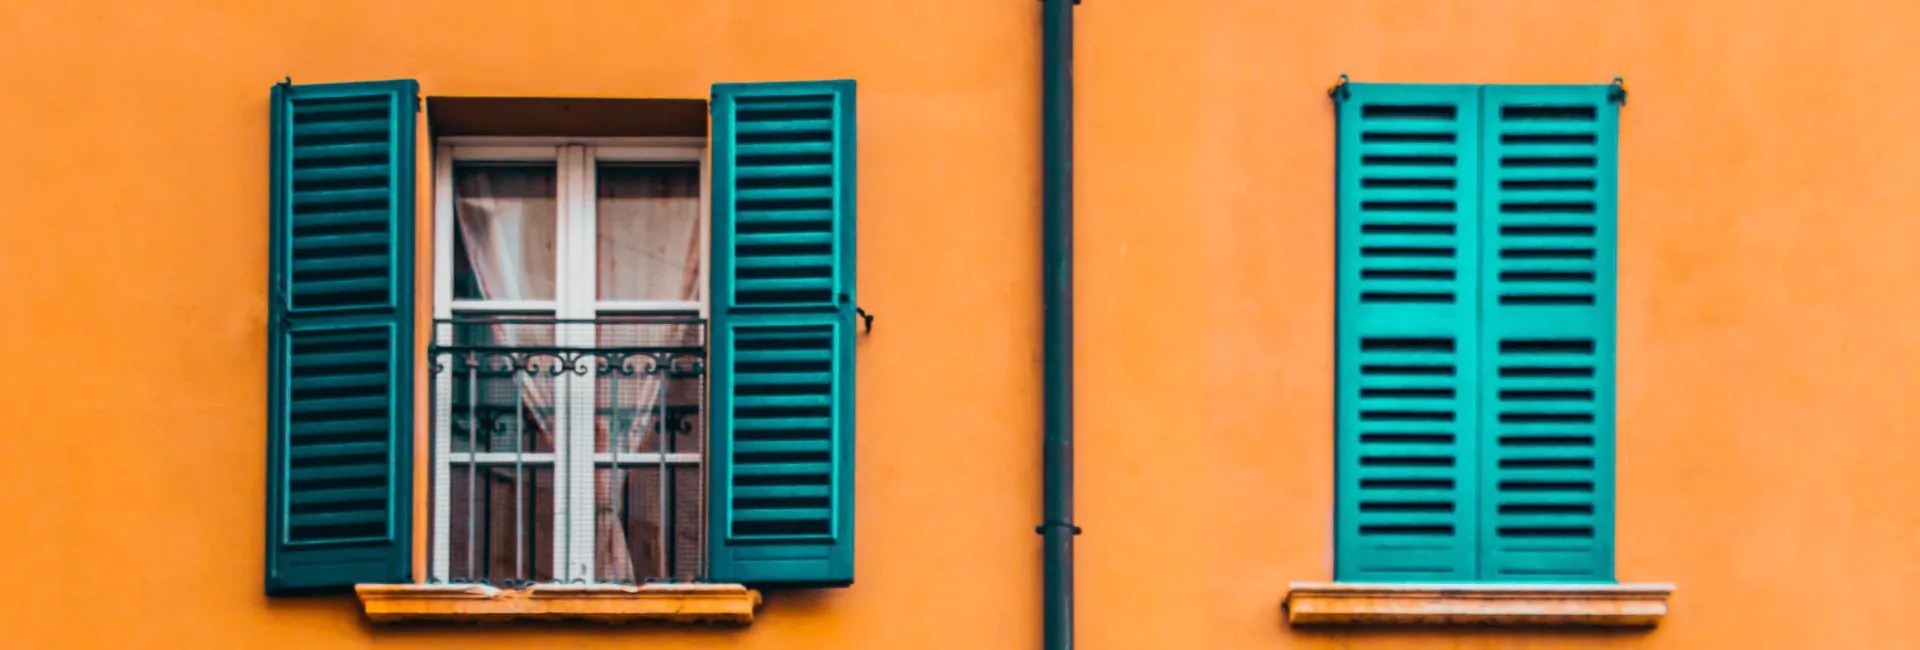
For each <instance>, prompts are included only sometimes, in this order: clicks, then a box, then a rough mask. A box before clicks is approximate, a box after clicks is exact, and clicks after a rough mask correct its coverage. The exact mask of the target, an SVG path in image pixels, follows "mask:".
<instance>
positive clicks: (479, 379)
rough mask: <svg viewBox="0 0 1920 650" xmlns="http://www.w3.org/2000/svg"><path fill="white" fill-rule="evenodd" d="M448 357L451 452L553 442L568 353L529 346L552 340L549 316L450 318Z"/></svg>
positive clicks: (527, 448)
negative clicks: (558, 386) (557, 384)
mask: <svg viewBox="0 0 1920 650" xmlns="http://www.w3.org/2000/svg"><path fill="white" fill-rule="evenodd" d="M452 327H453V344H454V346H455V347H454V350H455V352H454V358H453V360H452V363H450V364H447V365H446V367H444V368H443V369H440V370H439V372H446V373H449V374H451V375H452V379H453V381H452V394H450V395H443V396H440V399H442V400H444V401H446V402H447V403H448V404H449V414H450V416H451V419H450V421H449V422H448V430H449V431H450V432H451V435H452V436H453V440H452V443H453V452H454V453H466V452H469V451H478V452H528V453H544V452H551V451H553V450H554V438H555V435H556V431H557V427H556V425H557V418H556V415H555V411H556V408H557V404H558V397H559V396H558V395H557V394H556V392H555V380H556V378H557V377H558V376H559V375H560V374H561V373H560V369H561V368H563V367H565V365H566V364H567V362H566V361H564V360H562V359H561V358H560V357H559V356H556V355H553V354H550V353H529V352H528V350H538V349H541V348H550V347H552V346H553V345H554V324H553V323H552V322H550V321H548V320H547V319H543V318H539V317H502V318H500V319H498V320H497V321H496V320H477V321H473V322H461V323H456V324H454V325H453V326H452Z"/></svg>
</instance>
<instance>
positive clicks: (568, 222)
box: [428, 137, 712, 582]
mask: <svg viewBox="0 0 1920 650" xmlns="http://www.w3.org/2000/svg"><path fill="white" fill-rule="evenodd" d="M434 154H435V155H434V183H433V196H434V210H433V212H434V217H433V242H434V249H433V264H434V265H433V285H434V286H433V318H434V319H435V321H436V322H438V321H441V320H445V319H450V318H453V317H454V316H456V315H463V314H476V313H488V312H493V313H500V312H529V311H537V312H543V313H550V314H553V315H554V316H555V317H556V318H560V319H563V320H592V319H594V318H596V317H598V316H600V315H602V314H646V313H682V314H684V313H689V312H694V313H698V314H699V316H700V317H701V318H703V319H704V318H706V317H707V316H708V312H709V309H710V307H709V303H710V302H711V299H710V296H709V295H708V294H709V293H710V292H708V291H705V290H704V288H705V287H708V286H710V285H708V283H707V278H708V276H707V274H708V273H709V268H710V267H711V265H712V260H711V259H708V260H703V261H702V263H701V265H700V277H699V278H698V279H697V282H698V283H699V284H698V286H700V287H702V288H703V290H702V291H701V297H700V299H699V300H696V301H610V300H599V296H598V286H599V285H598V283H597V282H595V281H594V276H595V274H596V273H597V272H598V269H599V264H598V260H597V259H596V256H597V253H598V247H597V242H596V239H595V238H596V232H595V231H596V229H597V228H598V219H597V218H596V207H597V201H596V186H595V181H596V176H595V172H596V170H597V165H598V163H600V162H603V161H604V162H690V163H694V164H696V165H698V166H699V174H700V244H699V247H700V250H701V251H703V252H704V251H706V250H708V249H709V241H710V240H709V237H711V227H712V226H711V224H712V219H711V217H710V215H709V214H708V211H709V206H710V205H711V200H710V197H711V194H710V193H709V192H710V191H711V189H710V187H709V174H708V170H709V167H710V165H709V161H708V159H707V142H706V140H705V139H704V138H518V137H445V138H439V139H438V140H437V141H436V146H435V149H434ZM460 161H473V162H480V161H485V162H522V161H524V162H553V163H554V165H555V168H554V169H555V173H556V178H555V181H556V183H555V186H556V188H557V196H556V197H555V198H556V200H557V209H556V213H557V215H556V216H557V218H556V219H555V222H556V227H557V229H558V233H557V239H556V240H555V243H556V246H555V247H556V251H555V256H554V257H555V260H556V265H557V268H556V269H555V275H554V278H555V279H554V284H555V291H554V299H553V300H514V301H508V300H455V299H454V298H453V262H454V259H453V256H454V242H453V238H454V216H453V210H454V206H453V203H454V201H453V198H454V192H453V168H454V164H455V163H456V162H460ZM434 329H435V332H434V337H435V342H436V343H438V344H440V345H451V344H452V343H453V341H452V328H448V327H438V326H436V327H435V328H434ZM555 334H556V336H555V342H556V343H557V344H558V345H561V346H578V347H592V346H594V345H595V344H596V342H597V341H596V338H595V332H594V329H593V327H592V326H591V325H583V324H576V325H563V326H561V327H559V328H558V331H556V333H555ZM434 362H435V364H436V365H437V367H441V368H451V367H452V355H450V354H442V355H439V356H438V357H437V358H436V359H435V360H434ZM570 380H571V381H570ZM433 390H434V400H433V403H434V404H435V413H434V422H435V424H434V427H433V428H434V430H433V432H432V435H433V439H432V444H433V468H432V472H433V493H432V499H433V522H432V533H431V534H432V538H431V539H430V540H429V546H430V549H429V551H430V553H429V554H430V558H429V563H428V564H429V570H428V573H429V576H430V580H432V581H435V582H447V581H449V579H450V577H451V575H452V540H451V538H450V535H451V533H452V517H451V515H452V507H453V503H452V499H453V497H452V487H453V486H452V475H453V471H452V470H453V468H454V466H455V464H456V462H458V463H465V462H469V460H474V461H477V462H480V463H482V464H492V463H493V462H495V461H501V462H511V461H513V460H514V459H516V458H519V459H521V460H523V461H531V460H533V459H535V458H539V459H541V460H542V462H540V463H538V464H542V465H546V466H551V467H552V468H553V470H554V504H553V512H554V526H553V530H554V536H555V538H556V539H555V540H554V544H553V567H554V579H555V580H564V581H585V582H594V581H596V580H597V578H596V573H595V571H596V567H595V566H594V559H595V558H594V556H595V549H596V540H595V537H596V531H595V530H594V523H595V522H594V506H595V504H594V503H593V499H594V485H595V481H594V477H595V468H597V467H599V466H601V465H611V464H613V461H615V460H616V458H615V454H614V453H592V452H591V450H592V449H593V448H594V433H595V432H594V416H593V408H594V404H593V402H594V398H593V395H594V378H592V377H587V378H585V379H581V378H579V377H575V376H573V375H571V374H568V375H563V376H561V377H558V378H556V384H555V388H554V390H555V392H556V394H559V395H565V396H567V397H565V398H562V400H561V402H562V403H563V404H566V405H568V407H567V408H561V409H556V413H555V422H556V427H555V428H556V429H557V430H558V431H560V432H564V433H565V435H561V436H557V437H556V438H555V440H554V451H553V453H525V454H516V453H515V452H493V453H478V454H470V453H463V454H454V453H453V435H452V433H453V432H452V417H451V416H452V412H451V409H452V401H451V400H450V399H447V397H449V396H450V395H451V393H452V391H453V376H452V373H451V372H446V373H437V374H436V375H435V376H434V382H433ZM583 396H584V399H582V397H583ZM701 448H702V449H703V450H704V449H705V448H706V447H705V445H702V447H701ZM580 449H585V450H588V452H587V453H576V450H580ZM703 455H704V454H703V453H670V454H661V453H658V452H619V453H618V458H617V460H618V461H619V464H620V465H640V464H666V465H674V466H685V465H694V466H701V467H704V462H703V458H702V456H703ZM456 456H457V457H456ZM581 476H585V477H588V478H587V480H584V481H583V480H577V479H578V477H581ZM469 497H470V498H471V495H469ZM570 506H584V507H570ZM703 510H704V505H703ZM662 512H665V511H664V510H663V511H662ZM670 523H671V522H663V524H670ZM469 525H472V522H469ZM670 528H671V526H670V525H662V526H661V531H662V536H663V537H664V536H665V534H666V531H667V530H668V529H670ZM700 533H701V534H702V535H703V536H704V534H705V531H700ZM663 541H667V540H663Z"/></svg>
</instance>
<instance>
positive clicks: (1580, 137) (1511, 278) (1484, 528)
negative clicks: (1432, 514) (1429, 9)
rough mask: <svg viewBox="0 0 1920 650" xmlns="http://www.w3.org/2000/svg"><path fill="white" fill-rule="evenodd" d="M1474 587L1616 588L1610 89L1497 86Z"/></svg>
mask: <svg viewBox="0 0 1920 650" xmlns="http://www.w3.org/2000/svg"><path fill="white" fill-rule="evenodd" d="M1482 110H1483V111H1484V113H1483V117H1482V118H1481V119H1482V120H1483V123H1484V125H1485V132H1484V133H1483V134H1482V142H1483V143H1484V144H1483V150H1482V151H1483V156H1482V160H1483V163H1482V168H1483V169H1484V170H1485V173H1484V175H1483V178H1484V180H1483V184H1482V185H1481V191H1482V193H1483V194H1482V196H1483V202H1484V208H1483V213H1484V217H1483V220H1482V225H1481V232H1482V234H1481V237H1482V240H1483V242H1484V243H1483V253H1482V256H1483V259H1485V260H1486V263H1485V264H1484V265H1483V267H1482V271H1481V282H1482V287H1483V290H1482V292H1481V310H1482V312H1483V313H1484V314H1485V322H1484V324H1483V325H1482V327H1481V338H1480V349H1481V350H1482V351H1483V353H1482V356H1481V359H1482V363H1481V368H1480V373H1481V383H1482V390H1484V391H1486V393H1485V398H1484V399H1485V404H1486V405H1487V407H1486V408H1485V409H1483V410H1482V412H1481V417H1480V421H1481V425H1480V427H1481V431H1482V436H1483V443H1482V444H1483V445H1484V451H1483V452H1482V458H1481V465H1480V471H1481V473H1480V476H1481V488H1480V489H1481V493H1482V494H1483V495H1484V498H1483V502H1482V504H1481V507H1480V545H1481V562H1482V566H1481V570H1480V579H1481V580H1485V581H1494V582H1585V581H1593V582H1610V581H1612V580H1613V403H1614V384H1613V377H1614V365H1613V361H1614V257H1615V252H1614V251H1615V242H1616V228H1615V206H1614V197H1615V169H1616V167H1615V155H1616V148H1617V129H1618V122H1619V119H1618V118H1619V112H1618V108H1617V107H1616V106H1615V105H1614V104H1613V103H1612V102H1611V101H1610V100H1609V97H1608V87H1607V86H1488V87H1487V88H1486V89H1485V95H1484V102H1483V105H1482Z"/></svg>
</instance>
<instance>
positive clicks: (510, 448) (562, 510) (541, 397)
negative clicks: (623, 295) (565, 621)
mask: <svg viewBox="0 0 1920 650" xmlns="http://www.w3.org/2000/svg"><path fill="white" fill-rule="evenodd" d="M434 330H435V336H434V344H433V346H432V349H431V350H430V354H431V357H432V359H433V377H432V397H431V400H432V409H431V418H432V425H431V426H432V430H433V432H432V436H433V438H432V440H433V468H432V472H433V474H432V477H433V479H432V494H433V523H432V540H433V542H432V543H433V546H432V558H433V565H432V576H433V579H435V580H437V581H447V582H480V583H490V584H502V585H508V584H513V585H517V584H527V583H538V582H553V581H568V582H574V581H586V582H615V583H625V582H646V581H685V580H698V579H699V578H700V577H701V575H702V574H703V572H704V571H703V569H704V557H703V555H704V547H705V544H704V535H705V532H706V531H705V528H706V527H705V518H706V511H705V499H704V495H705V487H706V483H705V468H706V462H705V461H706V458H705V453H706V434H707V431H706V424H705V422H706V354H707V351H706V322H705V321H704V320H701V319H697V318H688V317H662V316H614V317H601V318H598V319H594V320H563V319H555V318H550V317H533V316H501V315H489V316H463V317H458V318H454V319H451V320H443V321H437V322H436V323H435V328H434Z"/></svg>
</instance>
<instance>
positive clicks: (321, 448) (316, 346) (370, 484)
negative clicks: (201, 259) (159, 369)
mask: <svg viewBox="0 0 1920 650" xmlns="http://www.w3.org/2000/svg"><path fill="white" fill-rule="evenodd" d="M416 94H417V86H416V85H415V83H414V82H412V81H383V82H369V83H351V84H328V85H304V86H293V85H286V84H282V85H279V86H275V87H274V89H273V124H272V140H273V142H272V147H271V148H272V156H273V158H272V175H271V180H272V189H271V191H270V195H271V200H272V215H271V221H270V224H271V225H270V230H271V237H272V244H271V252H270V255H269V257H270V258H271V259H270V266H271V276H270V278H269V290H268V291H269V306H268V310H269V323H268V357H267V368H268V374H267V386H268V393H267V460H268V462H267V553H266V557H267V567H266V569H267V579H266V587H267V591H268V592H269V593H286V592H297V591H310V590H323V589H335V588H344V587H350V586H352V585H353V584H354V583H359V582H400V581H404V580H406V579H407V577H408V573H409V568H410V566H411V548H412V538H411V527H410V525H409V524H410V523H411V521H412V515H411V506H412V502H413V501H412V497H413V481H412V478H411V472H410V469H411V468H412V464H413V463H412V458H411V454H412V447H413V426H412V407H413V366H412V363H413V355H412V351H413V315H414V311H413V300H414V296H413V293H414V292H413V246H414V194H413V192H414V190H413V183H414V110H415V108H414V107H415V102H416Z"/></svg>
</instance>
